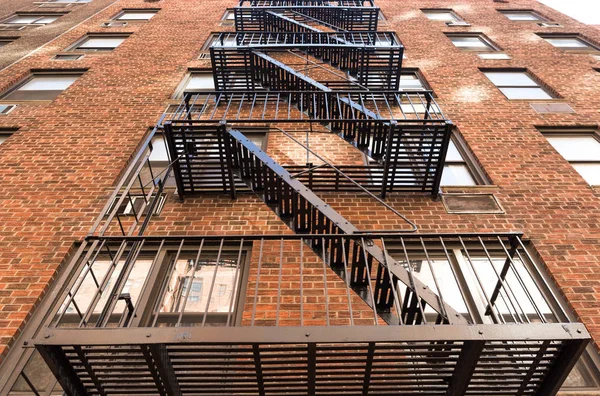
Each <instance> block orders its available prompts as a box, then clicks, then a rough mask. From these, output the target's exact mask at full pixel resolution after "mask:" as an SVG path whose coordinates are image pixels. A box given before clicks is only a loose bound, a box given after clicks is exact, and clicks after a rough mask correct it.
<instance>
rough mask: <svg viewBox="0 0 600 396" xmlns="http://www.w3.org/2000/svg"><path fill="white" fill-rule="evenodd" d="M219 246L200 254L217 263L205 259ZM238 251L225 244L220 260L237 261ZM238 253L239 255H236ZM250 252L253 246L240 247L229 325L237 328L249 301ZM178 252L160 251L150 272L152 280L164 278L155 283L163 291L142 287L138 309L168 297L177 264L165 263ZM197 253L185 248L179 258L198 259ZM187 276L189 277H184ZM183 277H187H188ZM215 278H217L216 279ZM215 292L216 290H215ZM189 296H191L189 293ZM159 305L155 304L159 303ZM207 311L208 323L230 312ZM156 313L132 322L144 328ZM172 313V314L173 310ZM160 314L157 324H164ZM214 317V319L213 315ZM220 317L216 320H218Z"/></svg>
mask: <svg viewBox="0 0 600 396" xmlns="http://www.w3.org/2000/svg"><path fill="white" fill-rule="evenodd" d="M218 250H219V248H218V246H205V247H204V248H203V253H202V255H203V256H204V257H201V260H202V261H208V260H210V261H215V262H216V257H215V258H214V259H213V258H208V259H207V258H206V256H207V254H210V253H213V254H215V255H216V254H217V252H218ZM238 252H239V251H238V250H237V249H236V248H234V247H230V246H225V247H223V251H222V252H221V254H220V259H221V260H226V259H232V260H235V261H237V259H238V257H237V255H236V254H237V253H238ZM233 253H236V254H233ZM251 254H252V249H251V248H250V247H244V248H243V249H242V250H241V256H240V260H239V266H240V269H239V276H238V279H237V284H236V285H234V290H235V291H236V294H235V298H234V299H233V302H232V304H231V305H232V315H231V317H232V322H231V324H230V326H232V327H235V326H238V325H239V324H241V323H242V319H243V313H244V306H245V303H246V299H245V297H246V292H247V290H248V288H247V283H248V282H247V281H248V279H249V275H250V267H251ZM176 255H177V250H176V249H167V250H165V251H164V252H161V256H162V257H161V258H162V260H161V265H157V266H156V267H155V270H154V271H153V272H152V273H150V274H148V277H147V278H149V279H152V278H155V279H156V280H158V279H159V278H162V281H158V282H156V285H157V286H158V285H160V287H161V289H160V290H161V293H156V292H155V291H154V290H152V289H151V288H146V290H142V292H141V293H140V296H139V298H138V302H139V304H140V305H139V306H140V308H141V309H140V310H139V312H145V311H147V309H145V308H146V307H153V306H155V304H158V305H160V303H161V302H162V301H163V299H164V296H165V292H166V290H167V288H166V287H164V286H165V285H167V284H168V283H169V281H170V280H171V277H172V275H173V273H174V271H175V269H174V265H172V266H170V265H167V264H165V263H169V262H171V261H173V259H174V258H175V256H176ZM196 256H197V252H194V251H182V252H181V253H180V254H179V257H178V261H181V260H189V259H195V258H196ZM185 278H187V277H185ZM185 278H184V279H185ZM213 279H214V278H213ZM192 284H193V278H192ZM214 292H215V291H214V290H213V293H214ZM188 297H189V295H188ZM158 305H156V306H158ZM204 312H206V322H207V323H219V320H218V319H219V317H222V316H224V315H227V313H222V312H207V311H204ZM204 312H202V313H200V312H198V313H197V315H204V314H205V313H204ZM152 313H153V312H148V314H144V315H139V318H138V319H137V321H136V320H134V323H133V324H132V326H137V327H142V326H144V325H147V324H148V323H149V322H150V321H152V320H154V317H153V315H152ZM169 313H170V312H163V314H169ZM171 314H172V313H171ZM158 316H160V311H159V312H158V313H157V318H156V322H157V324H158V323H163V322H161V321H160V319H159V318H158ZM211 317H212V318H211ZM215 319H217V320H215Z"/></svg>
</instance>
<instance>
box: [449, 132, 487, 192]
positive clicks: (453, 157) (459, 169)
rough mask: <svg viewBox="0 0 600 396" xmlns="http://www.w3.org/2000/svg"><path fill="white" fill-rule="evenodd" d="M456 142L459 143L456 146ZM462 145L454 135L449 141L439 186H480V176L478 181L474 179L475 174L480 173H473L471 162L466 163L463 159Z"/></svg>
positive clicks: (464, 155)
mask: <svg viewBox="0 0 600 396" xmlns="http://www.w3.org/2000/svg"><path fill="white" fill-rule="evenodd" d="M456 142H459V144H458V145H457V143H456ZM462 143H463V142H462V141H460V140H459V139H458V138H457V137H456V136H454V135H453V136H452V138H451V139H450V144H449V146H448V152H447V154H446V162H445V163H444V171H443V173H442V180H441V182H440V185H441V186H475V185H477V184H482V183H481V181H482V180H481V179H482V176H480V177H479V178H478V179H479V181H478V180H477V179H476V178H475V174H477V173H480V172H474V170H475V169H474V166H473V164H472V161H470V162H467V160H466V159H465V157H467V154H466V153H467V152H466V149H465V147H464V145H463V144H462ZM459 147H460V149H459ZM467 158H468V157H467Z"/></svg>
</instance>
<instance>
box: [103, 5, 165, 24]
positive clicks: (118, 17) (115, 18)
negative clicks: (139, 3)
mask: <svg viewBox="0 0 600 396" xmlns="http://www.w3.org/2000/svg"><path fill="white" fill-rule="evenodd" d="M160 10H161V9H160V8H123V9H122V10H121V11H119V12H118V13H117V14H115V15H114V16H113V17H112V18H110V21H111V22H127V23H146V22H150V20H152V18H154V16H156V14H158V12H159V11H160ZM148 13H154V15H153V16H152V17H150V18H149V19H121V17H122V16H123V15H125V14H148Z"/></svg>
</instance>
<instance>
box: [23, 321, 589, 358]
mask: <svg viewBox="0 0 600 396" xmlns="http://www.w3.org/2000/svg"><path fill="white" fill-rule="evenodd" d="M532 340H536V341H546V340H549V341H560V340H567V341H572V343H571V344H570V346H569V348H567V349H565V351H564V353H563V356H565V357H568V356H569V357H572V356H575V355H576V354H577V351H579V350H580V349H579V348H582V345H581V344H583V347H585V345H586V344H587V342H588V341H589V340H590V334H589V333H588V332H587V330H586V329H585V326H584V325H583V324H581V323H535V324H502V325H468V326H464V325H421V326H419V325H416V326H333V327H328V326H304V327H292V326H285V327H275V326H256V327H250V326H240V327H177V328H175V327H157V328H104V329H98V328H85V329H69V328H46V329H44V330H43V331H42V332H41V333H40V336H39V338H35V339H33V340H32V341H31V343H32V345H35V346H36V347H38V349H48V348H49V347H50V349H51V350H52V348H51V347H59V346H61V345H82V346H113V345H114V346H116V345H151V344H182V345H183V344H188V343H192V344H194V343H197V344H221V345H228V344H232V343H236V344H296V343H332V344H339V343H342V344H343V343H368V342H419V341H426V342H429V341H436V342H454V341H515V342H517V341H532ZM59 349H60V348H59ZM51 362H58V360H56V359H52V361H51Z"/></svg>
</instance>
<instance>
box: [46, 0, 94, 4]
mask: <svg viewBox="0 0 600 396" xmlns="http://www.w3.org/2000/svg"><path fill="white" fill-rule="evenodd" d="M91 1H92V0H46V3H59V4H85V3H89V2H91Z"/></svg>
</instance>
